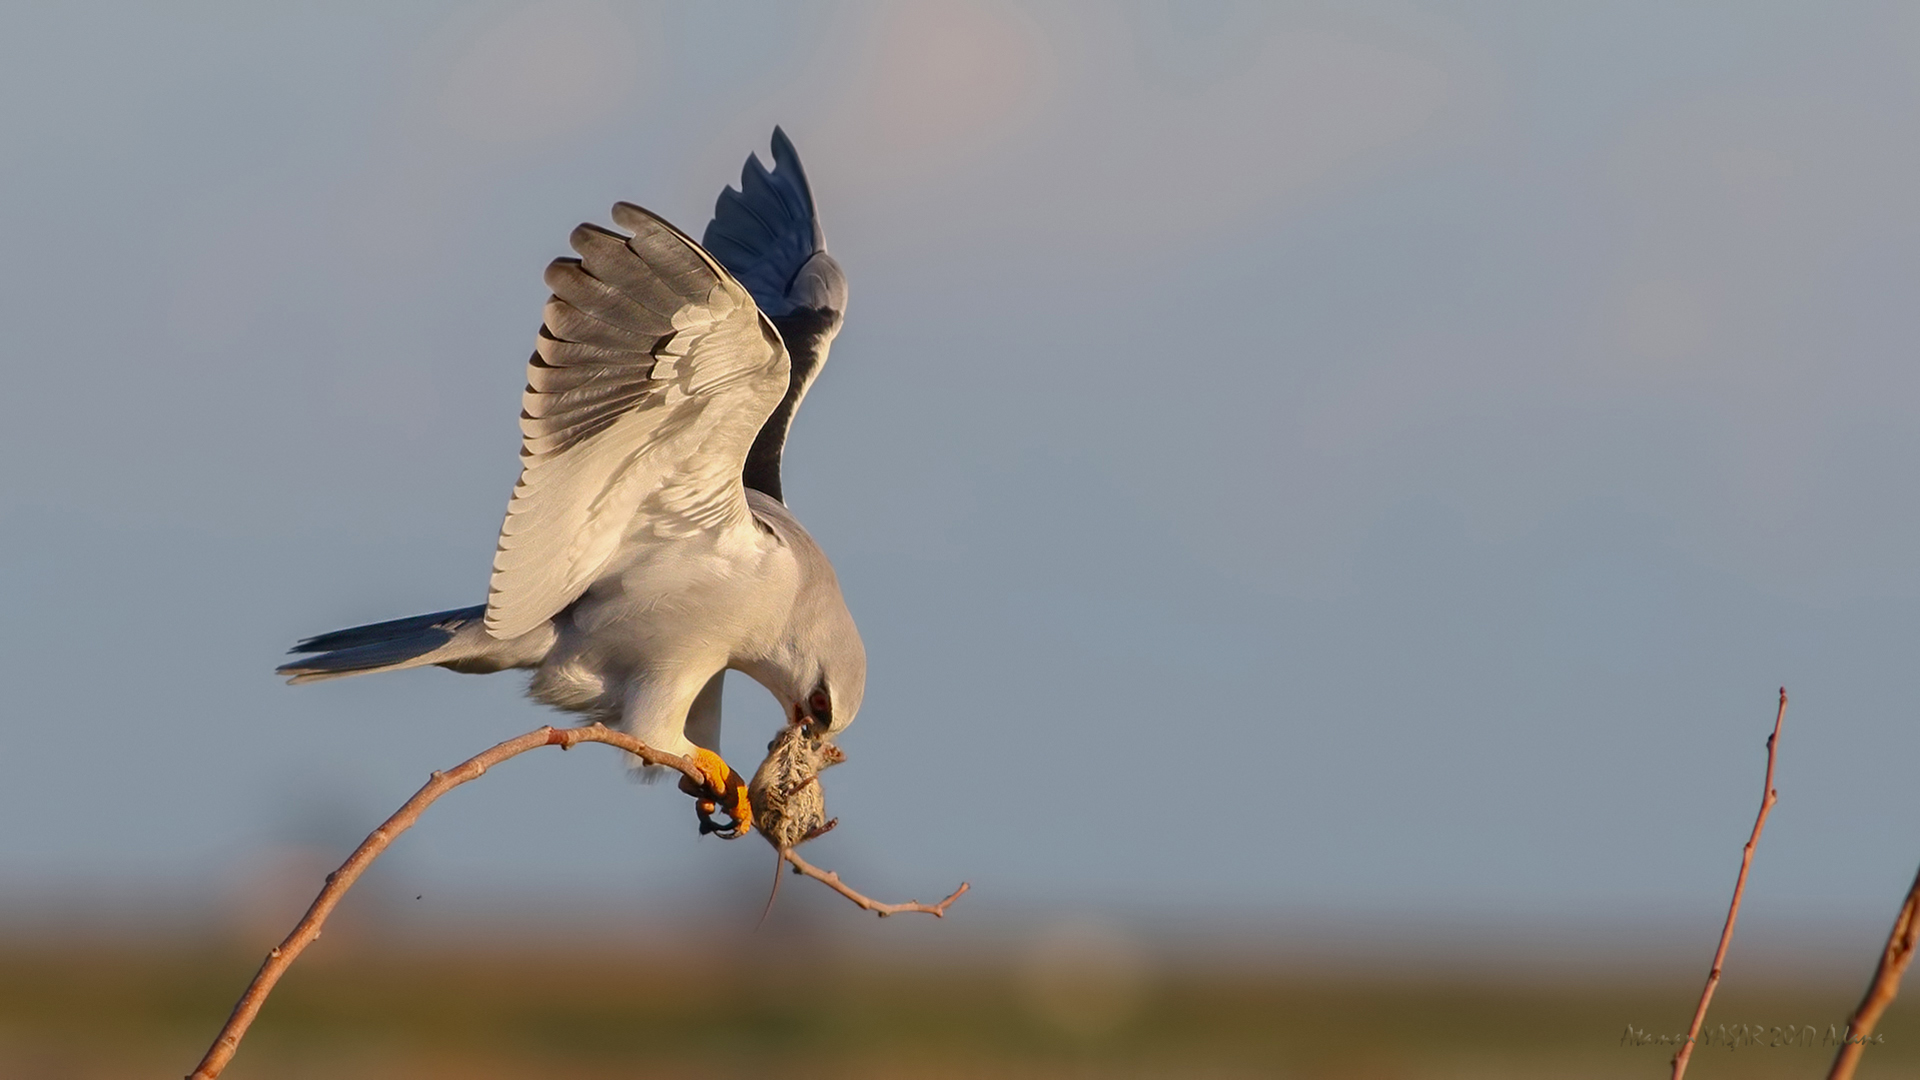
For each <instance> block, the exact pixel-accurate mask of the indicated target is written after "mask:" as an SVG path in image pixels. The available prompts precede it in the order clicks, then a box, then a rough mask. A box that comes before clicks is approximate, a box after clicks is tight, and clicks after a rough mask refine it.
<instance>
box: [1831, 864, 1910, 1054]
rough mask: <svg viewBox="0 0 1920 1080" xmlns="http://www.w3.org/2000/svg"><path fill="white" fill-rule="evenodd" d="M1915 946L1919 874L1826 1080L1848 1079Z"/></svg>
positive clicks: (1904, 971)
mask: <svg viewBox="0 0 1920 1080" xmlns="http://www.w3.org/2000/svg"><path fill="white" fill-rule="evenodd" d="M1916 947H1920V874H1916V875H1915V876H1914V879H1913V888H1911V889H1908V890H1907V902H1906V903H1904V904H1902V905H1900V915H1899V917H1897V918H1895V919H1894V920H1893V932H1892V933H1889V934H1888V935H1887V947H1886V949H1885V950H1884V951H1883V952H1881V954H1880V967H1879V969H1878V970H1877V971H1875V972H1874V973H1873V982H1872V983H1870V984H1869V985H1868V986H1867V996H1866V997H1864V998H1861V999H1860V1007H1859V1008H1857V1009H1855V1010H1853V1018H1852V1019H1851V1020H1849V1021H1847V1038H1846V1041H1845V1042H1843V1043H1841V1044H1840V1052H1839V1053H1838V1054H1835V1055H1834V1057H1833V1069H1832V1070H1831V1071H1829V1072H1828V1073H1827V1080H1852V1077H1853V1070H1854V1067H1855V1066H1857V1065H1859V1064H1860V1055H1861V1054H1862V1053H1864V1052H1865V1051H1866V1049H1867V1045H1866V1040H1867V1037H1868V1036H1870V1035H1872V1034H1873V1029H1874V1028H1875V1027H1877V1026H1879V1023H1880V1014H1881V1013H1884V1012H1886V1011H1887V1006H1889V1005H1891V1004H1893V999H1894V996H1895V995H1896V994H1898V993H1900V976H1902V975H1905V974H1906V973H1907V965H1908V964H1911V963H1913V954H1914V951H1915V948H1916Z"/></svg>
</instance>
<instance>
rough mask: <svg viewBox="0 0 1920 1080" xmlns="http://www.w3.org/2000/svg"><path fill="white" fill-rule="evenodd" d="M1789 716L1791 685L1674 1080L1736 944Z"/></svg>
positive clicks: (1683, 1070) (1774, 794)
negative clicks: (1749, 872)
mask: <svg viewBox="0 0 1920 1080" xmlns="http://www.w3.org/2000/svg"><path fill="white" fill-rule="evenodd" d="M1786 718H1787V688H1786V687H1784V686H1783V687H1781V688H1780V711H1779V712H1778V713H1776V714H1774V717H1773V734H1771V735H1769V736H1767V783H1766V791H1765V792H1764V793H1763V794H1762V795H1761V797H1760V815H1759V816H1758V817H1756V818H1754V819H1753V835H1752V836H1749V837H1747V846H1746V847H1745V848H1743V849H1742V850H1741V852H1740V876H1739V877H1738V878H1735V879H1734V882H1733V903H1731V904H1729V905H1728V906H1727V924H1726V925H1725V926H1724V927H1722V928H1721V929H1720V947H1719V948H1717V949H1715V950H1714V951H1713V967H1712V969H1710V970H1709V971H1708V972H1707V985H1706V987H1705V988H1704V989H1702V990H1701V991H1700V1004H1699V1005H1697V1006H1695V1007H1694V1010H1693V1026H1692V1027H1690V1028H1688V1029H1687V1041H1686V1042H1683V1043H1681V1044H1680V1050H1679V1051H1678V1052H1677V1053H1675V1054H1674V1055H1673V1080H1680V1078H1681V1077H1683V1076H1685V1075H1686V1074H1687V1059H1688V1058H1691V1057H1692V1056H1693V1046H1694V1040H1696V1039H1698V1038H1699V1037H1700V1026H1701V1025H1702V1024H1705V1023H1706V1022H1707V1005H1708V1004H1709V1003H1710V1002H1712V1001H1713V991H1714V988H1715V987H1717V986H1719V985H1720V965H1721V964H1723V963H1725V962H1726V959H1727V946H1728V945H1731V944H1733V924H1734V921H1735V920H1737V919H1739V918H1740V896H1741V894H1742V893H1744V892H1746V891H1747V869H1748V868H1749V867H1751V866H1752V865H1753V849H1754V848H1755V847H1756V846H1758V845H1759V843H1760V832H1761V830H1763V829H1765V828H1766V827H1767V815H1768V814H1769V813H1771V812H1772V811H1773V804H1774V802H1775V801H1777V800H1778V799H1779V798H1780V793H1779V792H1778V791H1775V790H1774V788H1773V761H1774V756H1775V754H1776V752H1777V751H1778V750H1779V749H1780V724H1781V722H1782V721H1784V720H1785V719H1786Z"/></svg>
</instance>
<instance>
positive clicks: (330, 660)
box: [275, 604, 554, 683]
mask: <svg viewBox="0 0 1920 1080" xmlns="http://www.w3.org/2000/svg"><path fill="white" fill-rule="evenodd" d="M486 611H487V608H486V605H485V604H477V605H475V606H473V607H467V608H457V609H455V610H453V611H436V612H434V613H432V614H431V615H415V616H413V617H412V618H407V619H394V620H391V621H389V622H381V623H370V624H368V625H366V626H355V627H350V628H348V629H346V630H335V631H334V632H333V633H331V634H321V635H320V636H319V637H310V638H307V639H306V640H304V641H302V642H300V643H299V644H297V645H295V646H294V647H293V648H291V649H289V650H287V651H289V652H293V653H309V654H312V655H308V656H303V657H301V658H300V659H298V660H293V661H289V662H287V663H285V664H282V665H280V666H279V667H278V668H277V669H275V670H277V671H278V672H279V673H280V674H282V675H288V676H291V678H289V679H288V680H287V681H288V682H290V683H308V682H319V681H320V680H321V679H337V678H339V677H341V676H343V675H359V674H362V673H364V672H368V671H397V670H399V669H401V668H410V667H422V666H425V665H427V664H439V665H441V666H442V667H450V668H453V669H454V670H455V671H474V672H484V671H499V670H500V669H502V668H509V667H533V666H536V665H538V664H539V663H540V661H541V659H542V658H544V657H545V656H546V653H547V650H548V649H549V648H551V647H552V645H553V636H554V632H553V624H551V623H547V624H543V625H542V626H540V627H539V628H538V629H536V630H534V631H533V632H531V633H528V634H523V635H521V636H520V637H517V638H513V639H511V640H508V641H501V640H499V639H497V638H494V637H492V636H491V635H489V634H488V633H487V630H486V626H485V624H484V622H483V617H484V616H485V615H486Z"/></svg>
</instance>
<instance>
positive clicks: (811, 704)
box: [807, 690, 833, 720]
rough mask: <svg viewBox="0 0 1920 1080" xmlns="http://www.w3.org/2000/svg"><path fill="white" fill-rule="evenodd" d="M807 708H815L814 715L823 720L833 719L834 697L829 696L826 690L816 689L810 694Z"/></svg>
mask: <svg viewBox="0 0 1920 1080" xmlns="http://www.w3.org/2000/svg"><path fill="white" fill-rule="evenodd" d="M807 708H809V709H811V710H813V715H814V716H816V717H818V718H820V719H822V720H831V719H833V699H832V698H829V697H828V696H827V692H826V691H825V690H815V691H814V692H813V693H812V694H810V695H808V697H807Z"/></svg>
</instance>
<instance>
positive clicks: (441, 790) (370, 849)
mask: <svg viewBox="0 0 1920 1080" xmlns="http://www.w3.org/2000/svg"><path fill="white" fill-rule="evenodd" d="M583 742H597V743H606V744H607V745H609V746H615V747H618V748H620V749H622V750H625V751H626V752H627V753H629V754H632V755H634V756H635V757H637V758H639V759H640V760H642V761H644V762H646V763H647V764H649V765H664V766H666V767H667V768H670V769H675V770H678V771H679V772H680V773H682V774H683V775H685V776H687V777H688V778H689V779H691V780H693V781H694V782H695V783H699V784H705V783H706V777H705V776H703V775H702V774H701V772H700V770H699V768H698V767H697V766H695V765H694V763H693V762H691V761H688V760H687V759H686V758H684V757H681V756H679V755H678V754H669V753H666V752H664V751H660V750H656V749H654V748H653V747H651V746H648V745H647V744H646V743H643V742H641V741H640V740H639V739H636V738H634V737H633V736H631V735H628V734H626V733H625V732H620V731H614V730H613V729H611V728H609V727H607V726H605V725H604V724H590V725H588V726H586V727H574V728H556V727H543V728H540V729H539V730H538V731H530V732H528V733H527V734H525V735H522V736H520V737H519V738H515V739H508V740H507V741H506V742H503V743H501V744H499V745H498V746H495V747H493V748H492V749H490V750H487V751H485V752H484V753H481V754H477V755H475V756H473V757H471V758H468V759H467V760H466V761H463V762H461V763H460V764H459V765H458V766H456V767H455V768H453V769H451V770H449V771H447V772H436V773H434V774H433V776H432V777H431V778H430V779H428V780H427V782H426V785H425V786H423V787H422V788H421V789H420V790H419V791H416V792H414V794H413V798H411V799H408V800H407V801H406V804H405V805H404V806H402V807H400V809H399V810H398V811H396V812H395V813H394V815H393V816H392V817H390V818H388V819H387V820H386V821H384V822H382V823H381V825H380V827H379V828H377V829H375V830H373V832H371V833H369V834H367V838H366V839H365V840H363V841H361V843H360V846H359V847H357V848H355V849H354V851H353V854H352V855H349V856H347V861H346V862H344V863H341V864H340V869H338V870H335V871H334V872H333V873H331V874H328V875H327V882H326V885H325V886H324V887H323V888H321V890H320V895H318V896H316V897H314V898H313V903H312V904H311V905H310V906H309V907H308V908H307V913H306V915H305V916H303V917H302V918H301V919H300V922H299V923H298V924H297V925H295V926H294V928H293V932H292V933H289V934H288V935H287V937H286V940H285V941H282V942H281V943H280V944H279V945H278V946H277V947H275V948H274V949H273V950H271V951H270V952H268V953H267V959H266V961H265V962H264V963H262V964H261V965H260V970H259V972H258V973H257V974H255V975H254V977H253V982H251V983H249V984H248V985H247V990H246V992H245V993H244V994H241V995H240V1000H239V1002H238V1003H236V1004H235V1005H234V1007H233V1014H232V1015H231V1016H229V1017H228V1018H227V1023H226V1026H225V1027H222V1028H221V1029H220V1034H219V1035H218V1036H216V1037H215V1038H214V1040H213V1045H212V1046H211V1047H209V1048H208V1049H207V1055H206V1056H205V1057H203V1058H201V1059H200V1064H199V1065H198V1066H197V1067H195V1068H194V1070H193V1072H192V1073H191V1074H190V1075H189V1076H188V1077H187V1080H213V1078H214V1077H217V1076H219V1075H220V1073H221V1072H222V1070H224V1069H225V1068H226V1067H227V1064H228V1063H229V1062H231V1061H232V1060H233V1055H234V1054H235V1053H236V1052H238V1051H239V1049H240V1040H241V1039H243V1038H245V1037H246V1034H247V1028H248V1027H250V1026H252V1024H253V1021H254V1018H255V1017H256V1016H258V1015H259V1014H260V1007H261V1006H262V1005H264V1004H265V1003H266V1000H267V995H268V994H271V993H272V992H273V987H274V984H275V983H277V982H279V981H280V977H281V976H282V975H284V974H286V971H287V968H288V967H290V966H292V964H293V962H294V960H296V959H297V958H298V957H299V956H300V954H301V953H302V952H303V951H305V950H306V947H307V946H308V945H311V944H313V942H314V941H315V940H316V939H318V938H319V937H320V929H321V927H322V926H323V925H324V924H325V923H326V921H327V916H328V915H330V914H332V913H333V909H334V908H335V907H336V906H337V905H338V904H339V903H340V899H341V898H342V897H343V896H345V895H346V892H347V890H348V889H350V888H352V887H353V883H354V882H355V881H358V880H359V879H360V875H361V874H364V873H366V870H367V867H369V866H371V865H373V860H375V859H377V858H379V857H380V853H381V852H383V851H385V850H386V849H387V846H388V845H389V844H391V843H393V841H394V838H395V837H398V836H399V835H400V834H401V833H403V832H406V831H407V830H408V829H410V828H412V827H413V824H414V822H415V821H417V820H419V818H420V814H421V812H422V811H424V810H426V808H427V807H429V806H431V805H432V804H433V802H434V800H436V799H438V798H440V796H442V795H445V794H446V793H447V792H449V791H452V790H453V789H454V788H457V787H459V786H460V785H461V784H464V783H466V782H468V781H469V780H477V779H479V778H480V777H481V776H484V775H485V774H486V771H487V770H488V769H490V768H492V767H494V766H495V765H498V764H500V763H501V762H503V761H506V760H507V759H509V758H513V757H518V756H519V755H521V754H524V753H526V752H527V751H529V750H537V749H539V748H540V747H543V746H558V747H559V748H561V749H562V750H570V749H572V748H573V747H574V746H576V745H578V744H580V743H583ZM808 872H809V875H810V876H812V877H817V878H820V880H822V881H826V882H827V884H829V885H831V886H833V887H834V888H835V889H837V890H839V892H840V893H841V894H842V895H844V896H846V897H847V898H849V899H851V900H853V901H854V902H855V903H857V904H859V905H860V906H862V907H865V908H868V909H869V910H874V909H875V908H876V907H879V908H884V907H887V906H888V905H876V904H875V903H874V902H873V901H871V900H868V899H867V898H866V897H863V896H861V895H860V894H859V893H856V892H854V891H853V890H851V889H849V888H847V887H846V886H845V885H842V884H840V880H839V877H838V875H833V874H828V875H825V876H823V875H822V874H821V872H820V871H818V870H814V869H813V868H812V867H808ZM965 891H966V886H964V885H962V886H961V887H960V892H965ZM958 895H960V893H955V894H954V896H958ZM952 902H953V897H952V896H950V897H948V898H947V899H946V900H945V901H944V902H943V903H941V904H940V911H937V912H935V914H942V913H944V911H945V909H946V906H947V904H950V903H952ZM913 909H914V908H913V906H912V905H897V906H895V908H894V910H913ZM922 910H931V909H922ZM881 914H883V915H885V914H890V912H888V911H881Z"/></svg>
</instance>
